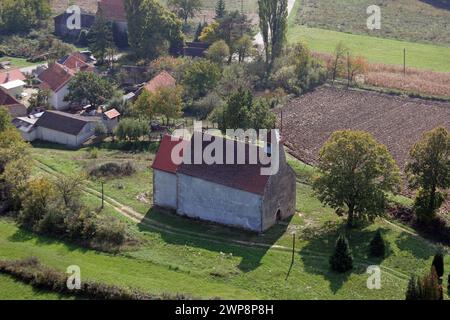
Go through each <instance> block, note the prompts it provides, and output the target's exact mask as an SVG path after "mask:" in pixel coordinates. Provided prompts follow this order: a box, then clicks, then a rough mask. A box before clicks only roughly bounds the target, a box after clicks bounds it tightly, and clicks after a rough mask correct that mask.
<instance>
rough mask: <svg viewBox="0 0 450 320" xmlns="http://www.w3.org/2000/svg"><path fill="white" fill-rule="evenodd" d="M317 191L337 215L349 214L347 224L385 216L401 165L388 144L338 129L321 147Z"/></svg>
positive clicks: (398, 179)
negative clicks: (389, 196) (398, 164)
mask: <svg viewBox="0 0 450 320" xmlns="http://www.w3.org/2000/svg"><path fill="white" fill-rule="evenodd" d="M318 168H319V169H320V175H319V176H318V177H317V178H316V179H315V181H314V185H313V186H314V190H315V192H316V194H317V196H318V198H319V199H320V201H322V203H324V204H326V205H329V206H331V207H332V208H334V209H335V210H336V213H337V214H338V215H343V214H346V215H347V216H348V219H347V223H348V226H350V227H351V226H353V225H354V222H355V220H356V219H363V218H366V219H367V220H373V219H374V218H375V217H377V216H379V215H382V214H383V213H384V211H385V209H386V205H387V193H388V192H393V191H395V190H396V187H397V186H398V183H399V181H400V174H399V168H398V167H397V165H396V164H395V161H394V159H393V158H392V156H391V155H390V154H389V152H388V150H387V148H386V146H384V145H382V144H380V143H378V142H377V141H376V140H375V139H374V137H373V136H372V135H370V134H369V133H367V132H363V131H350V130H346V131H337V132H335V133H333V134H332V136H331V137H330V139H329V140H328V141H327V142H326V143H325V145H324V146H323V147H322V149H321V151H320V154H319V159H318Z"/></svg>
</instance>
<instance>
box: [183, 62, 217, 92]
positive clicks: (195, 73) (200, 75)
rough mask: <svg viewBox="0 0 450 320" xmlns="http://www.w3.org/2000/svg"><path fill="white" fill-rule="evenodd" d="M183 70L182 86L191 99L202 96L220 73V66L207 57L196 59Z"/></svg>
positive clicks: (213, 85) (210, 87)
mask: <svg viewBox="0 0 450 320" xmlns="http://www.w3.org/2000/svg"><path fill="white" fill-rule="evenodd" d="M183 71H184V72H183V86H184V88H185V89H186V92H187V93H188V94H189V95H190V96H191V98H193V99H198V98H201V97H204V96H205V95H206V94H207V93H208V91H209V90H211V89H213V88H214V87H215V86H216V84H217V82H218V81H219V80H220V78H221V75H222V71H221V69H220V67H219V66H218V65H217V64H216V63H214V62H212V61H209V60H208V59H196V60H195V61H193V62H192V63H189V64H188V65H187V66H186V67H185V68H184V70H183Z"/></svg>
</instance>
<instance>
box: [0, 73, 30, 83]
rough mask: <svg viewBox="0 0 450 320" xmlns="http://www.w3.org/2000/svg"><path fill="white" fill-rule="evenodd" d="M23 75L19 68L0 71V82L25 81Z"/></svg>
mask: <svg viewBox="0 0 450 320" xmlns="http://www.w3.org/2000/svg"><path fill="white" fill-rule="evenodd" d="M25 79H26V77H25V75H24V74H23V73H22V72H21V71H20V70H19V69H12V70H8V71H2V72H0V84H3V83H7V82H10V81H14V80H22V81H25Z"/></svg>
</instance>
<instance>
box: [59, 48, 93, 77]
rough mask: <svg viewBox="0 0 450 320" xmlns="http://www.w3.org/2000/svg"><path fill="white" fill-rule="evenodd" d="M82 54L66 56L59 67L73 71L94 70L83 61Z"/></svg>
mask: <svg viewBox="0 0 450 320" xmlns="http://www.w3.org/2000/svg"><path fill="white" fill-rule="evenodd" d="M81 56H83V55H82V54H76V53H72V54H71V55H69V56H67V57H66V59H65V60H64V61H63V62H62V63H61V65H63V66H65V67H67V68H69V69H72V70H73V71H75V72H77V71H93V70H94V68H93V67H92V66H90V65H88V64H87V63H86V62H85V61H84V60H85V58H82V57H81Z"/></svg>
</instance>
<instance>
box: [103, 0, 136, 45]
mask: <svg viewBox="0 0 450 320" xmlns="http://www.w3.org/2000/svg"><path fill="white" fill-rule="evenodd" d="M99 15H101V16H103V17H104V18H105V19H106V20H108V21H110V22H111V23H112V28H113V36H114V42H115V43H116V45H117V46H118V47H127V46H128V23H127V13H126V10H125V4H124V0H100V1H99V2H98V9H97V16H99Z"/></svg>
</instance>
